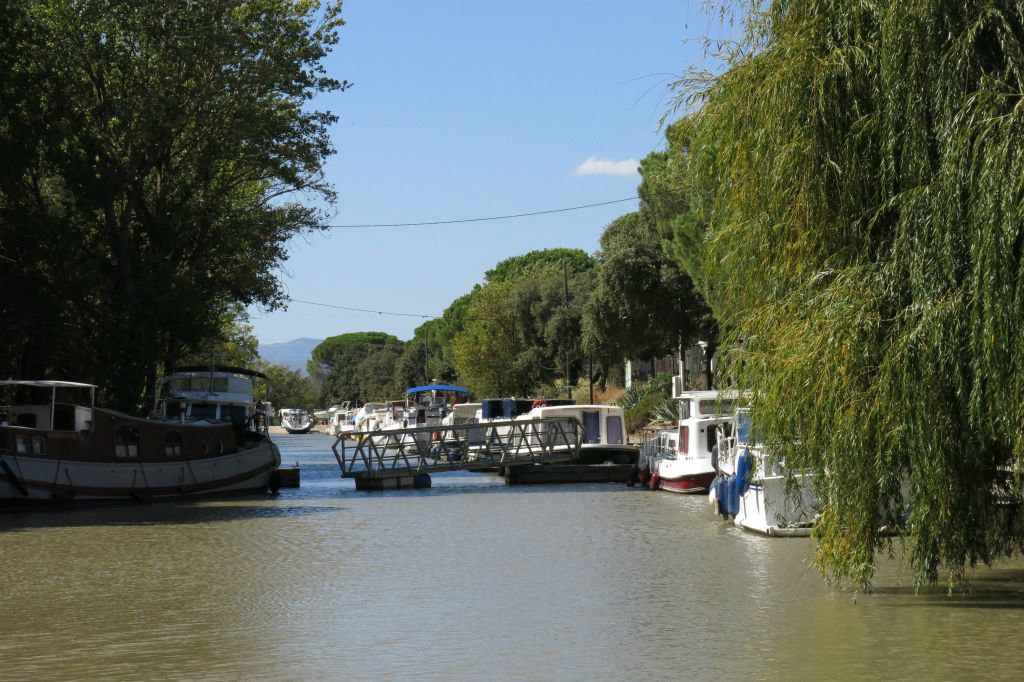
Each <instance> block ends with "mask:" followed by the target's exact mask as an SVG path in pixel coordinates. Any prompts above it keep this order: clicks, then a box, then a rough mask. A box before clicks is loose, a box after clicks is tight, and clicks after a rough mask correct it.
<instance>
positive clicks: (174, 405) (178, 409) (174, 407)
mask: <svg viewBox="0 0 1024 682" xmlns="http://www.w3.org/2000/svg"><path fill="white" fill-rule="evenodd" d="M184 407H185V403H179V402H175V401H172V400H168V401H167V402H165V403H164V414H165V415H166V417H167V419H177V418H178V417H180V416H181V413H182V411H183V409H184Z"/></svg>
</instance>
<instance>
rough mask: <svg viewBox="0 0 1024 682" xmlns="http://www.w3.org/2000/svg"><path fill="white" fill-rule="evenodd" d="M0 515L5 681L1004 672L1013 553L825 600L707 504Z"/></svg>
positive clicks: (774, 548)
mask: <svg viewBox="0 0 1024 682" xmlns="http://www.w3.org/2000/svg"><path fill="white" fill-rule="evenodd" d="M275 439H276V441H277V442H278V443H279V445H280V446H281V449H282V454H283V458H284V461H285V463H292V462H299V463H300V464H301V466H302V487H301V488H299V489H293V490H284V491H282V493H281V494H280V495H278V496H277V497H271V496H265V495H256V496H245V497H230V498H220V499H216V500H202V501H199V500H194V501H186V502H176V503H155V504H133V505H125V506H110V507H103V508H89V509H76V510H58V511H41V512H19V513H9V512H7V513H3V514H2V515H0V628H2V630H0V633H2V634H0V679H3V680H26V679H54V680H55V679H61V680H70V679H82V680H86V679H100V678H102V679H133V680H135V679H189V680H199V679H203V680H208V679H218V680H222V679H225V680H227V679H303V680H337V679H345V680H367V679H372V680H379V679H439V680H440V679H444V680H448V679H462V680H478V679H517V680H518V679H522V680H625V679H643V680H647V679H666V680H677V679H702V680H703V679H713V678H716V679H729V678H738V679H863V678H868V677H876V676H879V677H884V678H887V679H914V678H918V679H919V678H921V677H922V676H925V675H928V676H931V677H933V678H935V679H967V678H972V679H973V678H982V677H984V678H987V679H1020V678H1021V677H1022V676H1024V656H1020V655H1019V653H1018V646H1017V645H1018V641H1017V637H1016V636H1017V635H1018V634H1019V633H1020V632H1021V628H1022V626H1024V563H1022V562H1017V563H1013V564H1008V565H1003V566H999V567H996V568H994V569H985V570H981V571H978V572H977V573H976V574H974V576H973V586H974V593H973V594H971V595H967V596H963V595H960V596H954V597H949V596H947V595H946V593H945V590H944V589H941V588H938V589H935V590H929V591H927V592H926V593H924V594H921V595H915V594H914V592H913V588H912V586H911V583H910V580H909V577H908V576H907V575H906V574H905V573H904V572H902V571H901V570H900V569H899V567H898V565H897V563H896V562H894V561H888V560H887V561H884V562H883V564H882V566H881V568H880V570H879V573H878V577H877V580H876V590H875V592H874V593H873V594H871V595H855V594H854V593H852V592H837V591H833V590H830V589H829V588H828V587H827V586H826V585H825V584H824V583H823V582H822V579H821V578H820V576H819V575H818V574H817V573H816V571H815V570H814V569H812V568H809V567H808V564H807V561H808V557H809V552H810V550H811V544H810V542H809V541H808V540H806V539H768V538H762V537H758V536H754V535H750V534H746V533H743V532H741V531H739V530H737V529H736V528H734V527H732V526H731V525H728V524H726V523H723V522H721V521H720V520H718V519H717V518H715V517H714V516H712V514H711V512H710V510H709V509H708V507H707V504H706V500H705V498H703V497H702V496H695V497H683V496H675V495H671V494H668V493H651V492H649V491H643V490H640V489H628V488H626V487H624V486H621V485H615V484H600V485H597V484H595V485H552V486H534V487H506V486H505V485H504V483H503V482H502V480H501V479H500V478H498V477H497V476H491V475H487V474H473V473H450V474H444V475H435V476H434V477H433V487H432V488H430V489H428V490H406V491H388V492H369V493H367V492H356V491H355V489H354V487H353V484H352V482H351V481H349V480H342V479H340V478H339V475H338V467H337V464H336V462H335V461H334V458H333V456H332V455H331V452H330V443H331V442H332V441H331V439H329V438H327V437H325V436H320V435H316V434H308V435H302V436H296V435H288V436H277V437H275Z"/></svg>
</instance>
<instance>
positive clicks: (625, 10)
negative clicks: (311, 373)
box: [250, 0, 710, 343]
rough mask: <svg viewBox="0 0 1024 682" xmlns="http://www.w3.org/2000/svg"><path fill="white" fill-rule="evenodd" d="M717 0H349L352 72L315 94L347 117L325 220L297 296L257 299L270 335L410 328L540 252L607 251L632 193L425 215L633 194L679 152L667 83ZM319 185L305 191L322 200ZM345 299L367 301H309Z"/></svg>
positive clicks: (297, 266)
mask: <svg viewBox="0 0 1024 682" xmlns="http://www.w3.org/2000/svg"><path fill="white" fill-rule="evenodd" d="M702 7H703V2H702V0H638V1H636V2H629V3H627V2H622V1H621V0H620V1H619V2H606V1H600V0H589V1H588V0H520V1H518V2H500V3H499V2H480V1H477V2H473V1H471V0H461V1H460V0H436V1H435V2H430V3H426V2H417V1H415V0H345V2H344V4H343V10H342V15H343V17H344V19H345V22H346V25H345V26H344V27H343V28H342V29H341V31H340V42H339V44H338V45H337V46H336V47H335V49H334V51H333V52H332V53H331V55H330V56H329V57H328V58H327V60H326V61H325V66H326V68H327V70H328V73H329V75H331V76H332V77H334V78H337V79H338V80H347V81H349V82H351V83H352V84H353V85H352V86H351V87H349V88H347V89H346V90H345V91H344V92H334V93H328V94H325V95H322V96H319V97H318V98H316V99H315V100H314V101H313V103H312V105H313V106H314V107H315V108H317V109H319V110H329V111H331V112H332V113H334V114H336V115H337V116H338V117H339V121H338V122H337V123H336V124H335V125H334V126H333V127H332V129H331V139H332V141H333V144H334V148H335V154H334V155H333V156H332V157H331V159H330V160H329V161H328V163H327V165H326V169H325V170H326V174H327V179H328V181H329V182H330V183H331V184H332V185H333V186H334V188H335V190H336V191H337V193H338V200H337V203H336V204H335V205H334V206H333V207H331V208H330V211H331V214H332V217H331V220H330V223H331V224H332V225H336V226H337V227H333V228H331V229H330V230H329V231H327V232H323V233H317V234H315V235H307V236H303V237H298V238H296V239H294V240H292V242H291V243H290V245H289V259H288V261H287V262H286V263H285V264H284V267H283V269H282V271H281V272H280V278H281V282H282V284H283V286H284V289H285V291H286V292H287V294H288V295H289V296H290V298H291V299H292V302H291V303H290V304H289V305H288V307H287V309H285V310H278V311H273V312H266V311H263V310H259V309H256V308H253V309H251V310H250V315H251V320H250V322H251V324H252V325H253V329H254V332H255V334H256V336H257V338H258V339H259V340H260V342H261V343H280V342H284V341H289V340H292V339H296V338H301V337H312V338H326V337H328V336H334V335H337V334H344V333H348V332H355V331H383V332H387V333H390V334H394V335H395V336H397V337H398V338H400V339H404V340H407V339H409V338H411V337H412V334H413V331H414V330H415V328H416V327H417V326H419V325H420V324H422V323H423V322H424V321H425V320H426V319H427V318H429V317H433V316H438V315H440V314H441V313H442V311H443V310H444V309H445V308H446V307H447V306H448V305H449V304H450V303H451V302H452V301H453V300H454V299H456V298H457V297H459V296H461V295H463V294H465V293H467V292H469V291H470V290H471V289H472V288H473V286H474V285H475V284H477V283H481V282H482V281H483V278H484V273H485V272H486V271H487V270H489V269H491V268H493V267H494V265H495V264H496V263H498V262H499V261H501V260H503V259H505V258H508V257H511V256H516V255H521V254H524V253H528V252H529V251H533V250H536V249H546V248H554V247H569V248H579V249H583V250H586V251H588V252H591V253H592V252H594V251H596V250H597V248H598V240H599V238H600V236H601V232H602V231H603V230H604V228H605V227H606V226H607V225H608V223H610V222H611V221H612V220H614V219H615V218H617V217H618V216H620V215H623V214H625V213H628V212H630V211H632V210H635V209H636V207H637V205H638V202H637V201H636V200H635V199H631V200H629V201H625V202H619V203H613V204H609V205H605V206H599V207H594V208H587V209H581V210H578V211H566V212H560V213H552V214H547V215H541V216H533V217H522V218H515V219H509V220H498V221H487V222H470V223H461V224H451V225H434V226H421V227H359V228H356V227H344V226H345V225H363V224H381V223H409V222H426V221H444V220H464V219H470V218H480V217H489V216H502V215H511V214H521V213H529V212H535V211H548V210H553V209H561V208H568V207H573V206H582V205H587V204H597V203H603V202H611V201H616V200H620V199H627V198H630V197H635V195H636V187H637V185H638V183H639V180H640V177H639V175H637V174H636V172H635V170H634V169H635V167H636V163H637V162H638V161H639V160H640V159H642V158H643V157H644V156H646V155H647V154H648V153H650V152H651V151H655V150H660V149H663V148H664V138H663V135H662V133H661V132H660V131H659V129H658V121H659V119H660V118H661V116H662V115H663V114H664V113H665V111H666V109H667V107H668V103H669V94H668V93H667V91H666V84H667V83H668V82H669V81H671V80H672V79H673V77H677V76H678V75H679V74H681V73H682V72H683V70H684V69H685V68H686V67H687V66H690V65H692V64H695V63H698V62H699V61H700V59H701V56H702V54H703V51H702V50H703V48H702V47H701V43H700V37H701V36H703V35H705V34H707V32H708V30H709V26H710V21H709V18H708V16H707V15H706V14H705V13H704V11H703V10H702ZM313 199H314V198H313V197H307V198H306V201H311V200H313ZM298 301H309V302H315V303H323V304H330V305H336V306H347V307H352V308H361V309H367V310H374V311H383V312H386V313H402V314H401V315H392V314H378V313H361V312H355V311H346V310H340V309H334V308H328V307H323V306H317V305H311V304H310V303H300V302H298Z"/></svg>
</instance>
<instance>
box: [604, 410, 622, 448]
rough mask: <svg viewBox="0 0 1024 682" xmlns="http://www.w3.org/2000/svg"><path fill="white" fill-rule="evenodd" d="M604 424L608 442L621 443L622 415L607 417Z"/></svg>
mask: <svg viewBox="0 0 1024 682" xmlns="http://www.w3.org/2000/svg"><path fill="white" fill-rule="evenodd" d="M605 426H606V427H607V429H608V442H609V443H610V444H612V445H621V444H622V417H620V416H619V415H615V416H613V417H608V420H607V421H606V422H605Z"/></svg>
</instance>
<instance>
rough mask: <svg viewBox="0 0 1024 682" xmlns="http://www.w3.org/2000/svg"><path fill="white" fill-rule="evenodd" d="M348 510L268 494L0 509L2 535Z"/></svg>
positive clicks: (206, 521) (218, 521) (193, 522)
mask: <svg viewBox="0 0 1024 682" xmlns="http://www.w3.org/2000/svg"><path fill="white" fill-rule="evenodd" d="M340 511H345V508H344V507H340V506H324V505H302V504H293V503H292V501H290V500H284V499H281V497H280V496H279V497H276V498H275V497H271V496H269V495H258V496H252V495H249V496H244V497H230V498H224V497H205V498H195V499H188V500H179V501H161V502H134V503H120V504H97V505H88V506H68V507H59V508H52V509H20V510H3V511H0V534H2V533H5V532H18V531H25V530H37V529H41V528H73V527H80V526H146V525H182V524H207V523H220V522H225V521H243V520H246V519H266V518H274V517H302V516H312V515H318V514H329V513H336V512H340Z"/></svg>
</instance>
